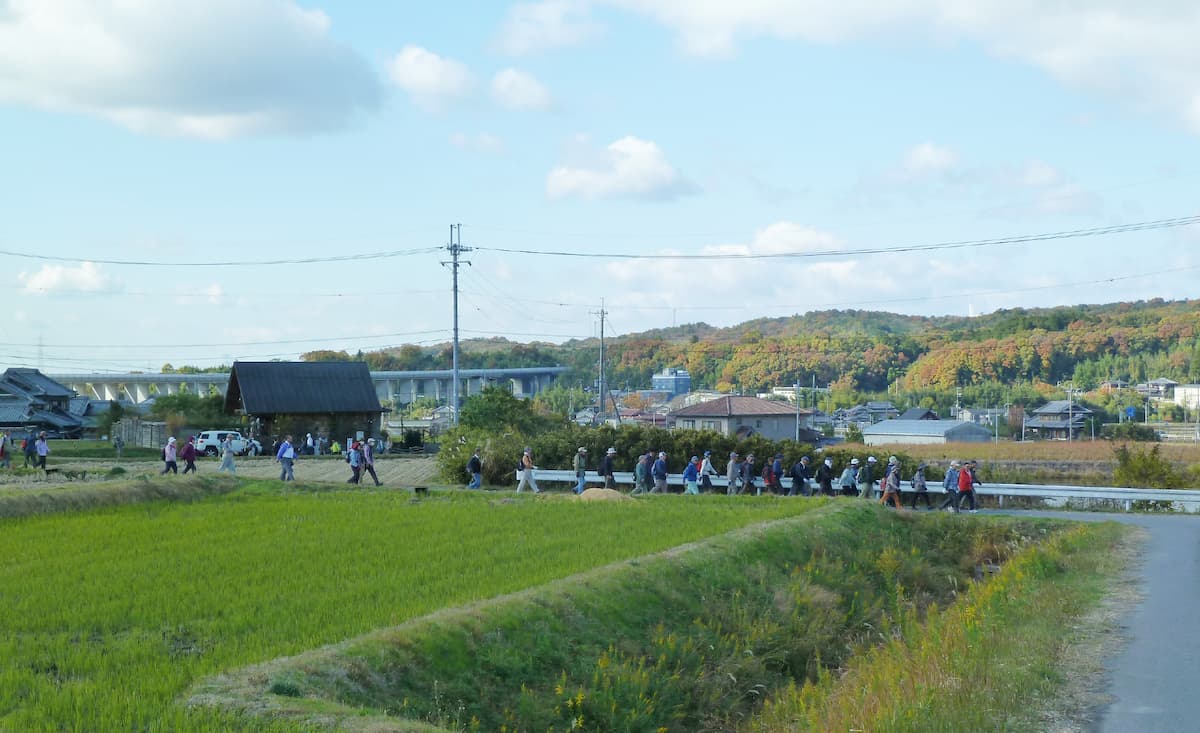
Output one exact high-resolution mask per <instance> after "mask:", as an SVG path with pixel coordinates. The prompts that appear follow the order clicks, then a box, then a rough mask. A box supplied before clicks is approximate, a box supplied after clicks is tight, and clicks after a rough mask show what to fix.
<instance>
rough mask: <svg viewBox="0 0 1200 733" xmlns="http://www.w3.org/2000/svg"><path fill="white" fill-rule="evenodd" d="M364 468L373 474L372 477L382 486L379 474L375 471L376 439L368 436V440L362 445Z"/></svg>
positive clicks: (377, 484)
mask: <svg viewBox="0 0 1200 733" xmlns="http://www.w3.org/2000/svg"><path fill="white" fill-rule="evenodd" d="M362 469H363V470H364V471H366V472H367V473H369V474H371V478H372V479H374V480H375V485H376V486H382V485H383V484H382V483H380V481H379V476H378V475H377V474H376V473H375V439H374V438H367V442H366V443H365V444H363V445H362Z"/></svg>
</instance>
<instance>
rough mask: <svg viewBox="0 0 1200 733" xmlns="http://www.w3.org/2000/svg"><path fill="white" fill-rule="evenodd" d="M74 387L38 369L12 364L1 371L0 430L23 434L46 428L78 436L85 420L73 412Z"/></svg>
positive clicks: (56, 433) (70, 436) (60, 434)
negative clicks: (61, 382)
mask: <svg viewBox="0 0 1200 733" xmlns="http://www.w3.org/2000/svg"><path fill="white" fill-rule="evenodd" d="M75 396H76V395H75V392H74V390H71V389H68V388H67V387H64V386H63V385H61V384H59V383H58V382H56V381H54V380H53V379H51V378H49V377H47V376H46V375H44V374H42V373H41V372H39V371H38V370H37V369H24V368H10V369H6V370H5V371H4V374H3V375H0V430H4V431H5V432H7V433H13V434H20V433H21V432H22V431H24V430H26V429H28V430H30V431H32V432H34V433H37V432H40V431H42V430H45V431H46V432H47V433H49V434H51V435H58V436H61V437H66V438H78V437H79V436H80V434H81V433H82V432H83V420H82V418H80V417H79V416H77V415H75V414H73V413H72V412H71V400H72V398H74V397H75Z"/></svg>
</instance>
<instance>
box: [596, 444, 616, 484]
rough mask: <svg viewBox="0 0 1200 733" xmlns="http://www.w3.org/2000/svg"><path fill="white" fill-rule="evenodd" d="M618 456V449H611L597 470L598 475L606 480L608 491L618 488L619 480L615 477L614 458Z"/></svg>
mask: <svg viewBox="0 0 1200 733" xmlns="http://www.w3.org/2000/svg"><path fill="white" fill-rule="evenodd" d="M616 454H617V449H616V448H609V449H608V451H606V452H605V454H604V457H603V458H601V459H600V468H599V469H597V473H599V474H600V477H601V478H602V479H604V488H606V489H615V488H616V487H617V480H616V478H614V477H613V456H615V455H616Z"/></svg>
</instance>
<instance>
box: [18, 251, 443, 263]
mask: <svg viewBox="0 0 1200 733" xmlns="http://www.w3.org/2000/svg"><path fill="white" fill-rule="evenodd" d="M439 249H441V248H440V247H423V248H421V249H393V250H384V251H382V252H360V253H358V254H341V255H333V256H330V257H297V258H290V259H279V260H235V261H229V262H189V261H171V262H163V261H154V260H107V259H99V258H96V257H65V256H58V255H43V254H32V253H29V252H14V251H12V250H5V249H0V255H8V256H9V257H21V258H24V259H28V260H43V261H47V262H92V263H95V264H98V265H128V266H135V267H261V266H266V265H312V264H320V263H326V262H351V261H359V260H380V259H387V258H391V257H410V256H412V255H423V254H429V253H431V252H437V251H438V250H439Z"/></svg>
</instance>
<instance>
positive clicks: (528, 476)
mask: <svg viewBox="0 0 1200 733" xmlns="http://www.w3.org/2000/svg"><path fill="white" fill-rule="evenodd" d="M518 465H519V466H520V468H521V480H520V481H518V482H517V493H518V494H519V493H521V489H522V488H523V487H526V486H528V487H529V488H530V489H533V493H535V494H540V493H542V490H541V489H539V488H538V485H537V479H535V478H534V477H533V469H535V468H537V466H535V465H533V449H532V448H526V449H525V452H524V453H522V454H521V462H520V463H519V464H518Z"/></svg>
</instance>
